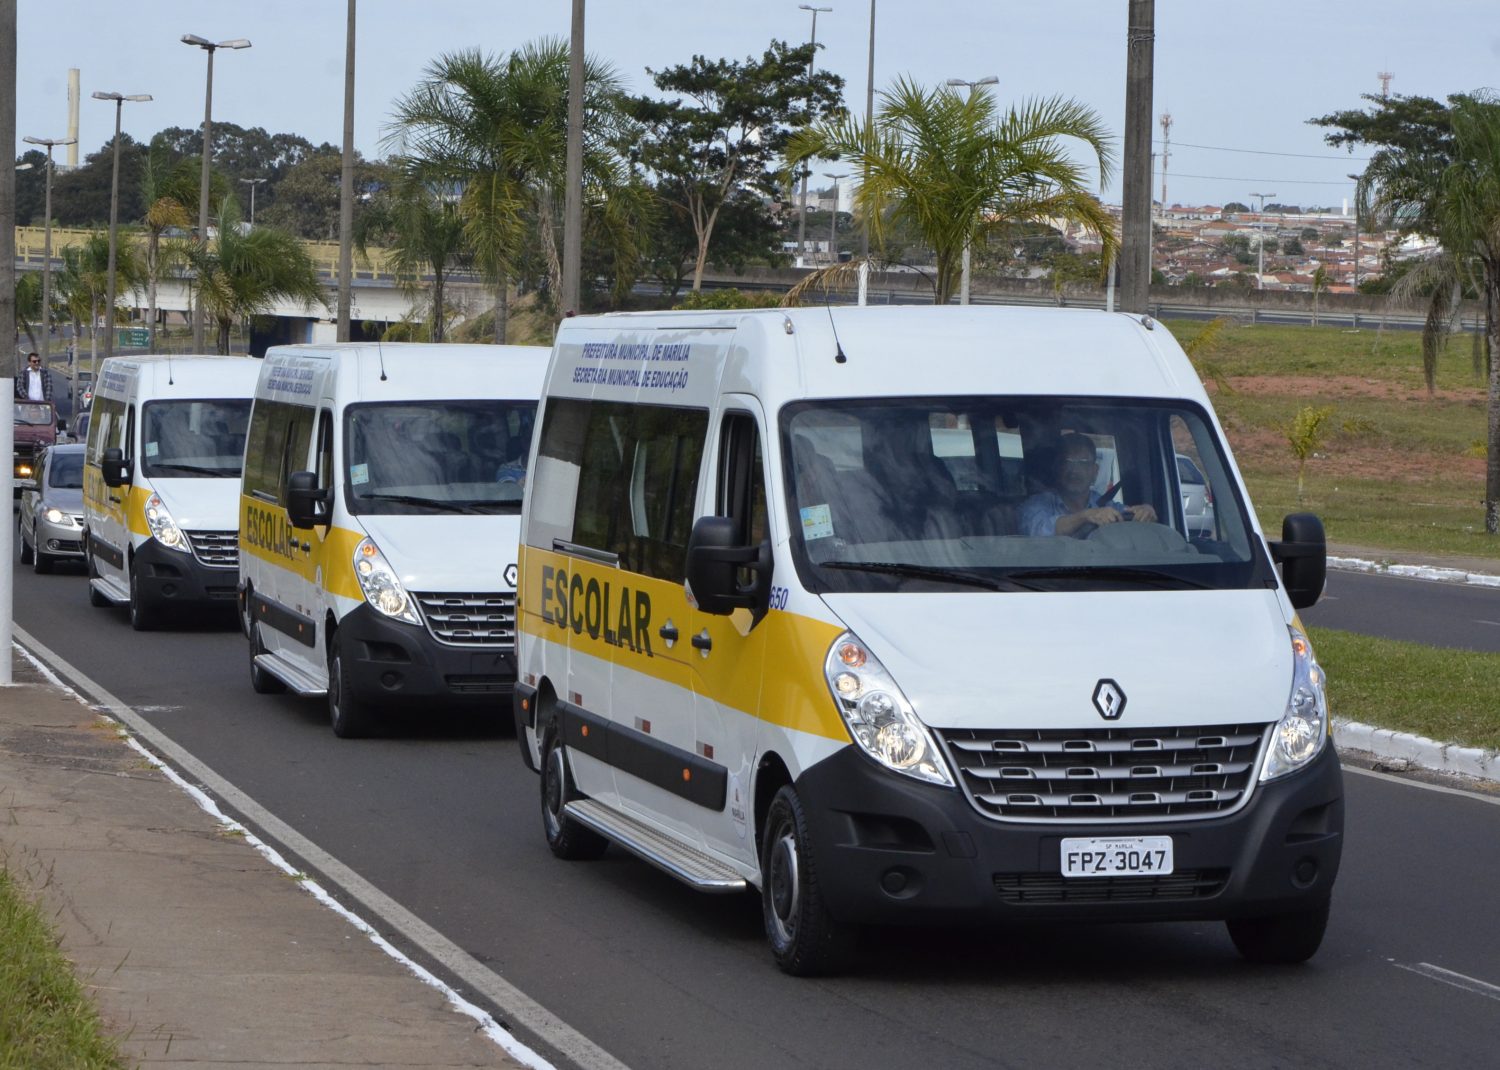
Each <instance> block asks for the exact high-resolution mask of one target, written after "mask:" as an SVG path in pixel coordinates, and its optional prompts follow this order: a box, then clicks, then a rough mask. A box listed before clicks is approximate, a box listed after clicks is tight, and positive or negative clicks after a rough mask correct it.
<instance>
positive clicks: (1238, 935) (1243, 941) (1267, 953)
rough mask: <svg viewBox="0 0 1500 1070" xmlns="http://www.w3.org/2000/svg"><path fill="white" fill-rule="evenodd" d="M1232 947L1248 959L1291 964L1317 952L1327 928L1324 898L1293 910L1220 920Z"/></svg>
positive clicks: (1306, 958)
mask: <svg viewBox="0 0 1500 1070" xmlns="http://www.w3.org/2000/svg"><path fill="white" fill-rule="evenodd" d="M1224 924H1225V925H1226V926H1227V927H1228V928H1229V938H1230V939H1231V940H1233V941H1234V946H1235V948H1236V950H1238V951H1239V953H1240V955H1241V956H1243V957H1244V958H1245V959H1246V960H1247V961H1249V962H1258V963H1270V964H1276V965H1291V964H1295V963H1299V962H1306V961H1307V960H1308V959H1310V958H1312V957H1313V955H1315V954H1316V953H1317V950H1318V947H1319V946H1320V945H1321V944H1322V943H1323V933H1324V931H1325V930H1326V929H1327V928H1328V901H1327V900H1324V901H1323V902H1322V903H1320V904H1318V905H1317V906H1315V907H1313V908H1312V909H1310V910H1303V911H1299V912H1297V913H1295V914H1278V915H1276V916H1275V917H1270V918H1234V919H1231V920H1229V921H1226V922H1225V923H1224Z"/></svg>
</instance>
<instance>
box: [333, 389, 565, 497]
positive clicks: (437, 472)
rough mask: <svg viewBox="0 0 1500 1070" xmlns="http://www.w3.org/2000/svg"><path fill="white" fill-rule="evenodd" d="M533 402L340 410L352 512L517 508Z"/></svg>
mask: <svg viewBox="0 0 1500 1070" xmlns="http://www.w3.org/2000/svg"><path fill="white" fill-rule="evenodd" d="M535 422H536V402H535V401H496V400H484V401H402V402H391V403H388V404H386V403H377V404H368V405H351V406H349V408H348V409H347V410H345V413H344V458H345V461H346V464H347V479H346V480H345V487H346V494H345V500H346V502H347V505H348V508H349V511H350V512H351V513H519V512H520V511H521V497H522V494H523V492H524V491H525V489H526V461H527V457H528V455H529V454H530V452H531V431H532V425H533V424H534V423H535Z"/></svg>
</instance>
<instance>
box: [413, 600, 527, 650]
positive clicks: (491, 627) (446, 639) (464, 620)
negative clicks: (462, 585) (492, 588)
mask: <svg viewBox="0 0 1500 1070" xmlns="http://www.w3.org/2000/svg"><path fill="white" fill-rule="evenodd" d="M415 597H416V599H417V602H418V604H420V605H421V607H422V619H423V620H425V621H426V622H427V630H428V631H429V632H431V633H432V637H433V638H434V639H436V640H437V641H438V642H440V643H449V644H452V645H454V646H484V647H504V648H507V649H508V648H511V647H514V646H515V645H516V596H515V595H514V594H512V593H510V592H508V591H507V592H503V593H493V594H446V593H445V594H417V595H415Z"/></svg>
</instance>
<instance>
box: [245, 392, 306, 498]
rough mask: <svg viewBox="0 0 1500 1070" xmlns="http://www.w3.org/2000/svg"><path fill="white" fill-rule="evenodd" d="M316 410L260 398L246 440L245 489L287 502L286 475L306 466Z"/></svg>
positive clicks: (261, 495) (252, 413)
mask: <svg viewBox="0 0 1500 1070" xmlns="http://www.w3.org/2000/svg"><path fill="white" fill-rule="evenodd" d="M313 417H314V410H312V409H309V408H306V407H305V406H302V405H288V404H287V403H286V402H284V401H266V400H264V399H257V400H256V402H255V408H254V409H253V410H252V411H251V415H250V430H249V433H248V435H247V437H246V443H245V476H244V479H245V483H244V485H245V492H246V493H247V494H252V495H254V496H255V497H257V498H261V499H263V500H264V501H273V502H280V503H283V504H284V503H285V492H286V478H287V476H289V475H290V474H291V473H293V472H300V471H302V470H303V469H305V468H306V467H307V462H308V456H307V454H308V446H309V445H310V443H311V441H312V429H313Z"/></svg>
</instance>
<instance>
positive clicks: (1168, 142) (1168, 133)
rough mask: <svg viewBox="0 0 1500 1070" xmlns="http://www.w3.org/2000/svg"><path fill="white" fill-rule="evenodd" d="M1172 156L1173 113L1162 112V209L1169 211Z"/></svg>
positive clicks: (1164, 211) (1164, 212) (1163, 211)
mask: <svg viewBox="0 0 1500 1070" xmlns="http://www.w3.org/2000/svg"><path fill="white" fill-rule="evenodd" d="M1171 156H1172V113H1171V112H1169V111H1164V112H1162V113H1161V210H1162V214H1163V217H1165V215H1166V211H1167V161H1168V160H1169V159H1170V158H1171Z"/></svg>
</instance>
